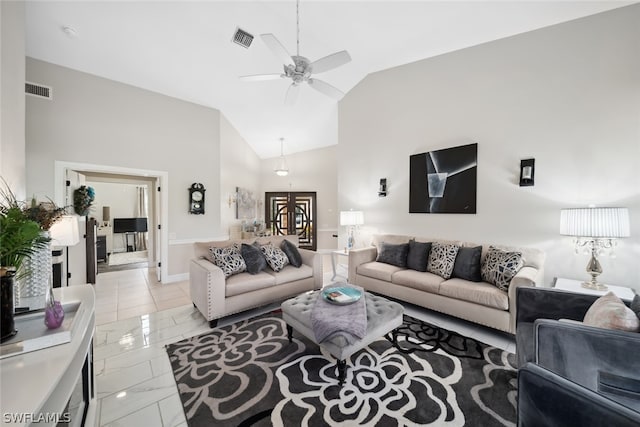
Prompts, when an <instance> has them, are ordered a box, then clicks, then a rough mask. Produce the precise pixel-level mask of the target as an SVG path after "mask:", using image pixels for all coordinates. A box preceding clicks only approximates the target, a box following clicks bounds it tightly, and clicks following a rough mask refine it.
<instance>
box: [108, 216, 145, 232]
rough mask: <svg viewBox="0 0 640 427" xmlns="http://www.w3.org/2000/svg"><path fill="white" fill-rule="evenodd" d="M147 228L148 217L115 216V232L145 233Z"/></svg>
mask: <svg viewBox="0 0 640 427" xmlns="http://www.w3.org/2000/svg"><path fill="white" fill-rule="evenodd" d="M147 230H148V229H147V218H114V219H113V232H114V233H136V232H138V233H144V232H146V231H147Z"/></svg>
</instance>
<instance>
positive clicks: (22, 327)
mask: <svg viewBox="0 0 640 427" xmlns="http://www.w3.org/2000/svg"><path fill="white" fill-rule="evenodd" d="M62 307H63V308H64V321H63V322H62V326H60V327H59V328H58V329H47V327H46V326H45V324H44V310H39V311H34V312H30V313H28V314H21V315H17V316H16V317H15V325H16V326H15V327H16V329H17V330H18V333H17V334H16V335H15V336H14V337H13V338H11V339H9V340H7V341H5V342H3V343H2V345H0V359H4V358H5V357H10V356H17V355H19V354H24V353H28V352H30V351H36V350H41V349H43V348H47V347H53V346H54V345H60V344H65V343H68V342H70V341H71V339H72V338H73V334H74V332H75V325H76V322H75V320H76V318H79V317H80V314H81V313H82V311H83V310H84V308H83V307H81V304H80V302H79V301H71V302H68V303H65V304H63V305H62Z"/></svg>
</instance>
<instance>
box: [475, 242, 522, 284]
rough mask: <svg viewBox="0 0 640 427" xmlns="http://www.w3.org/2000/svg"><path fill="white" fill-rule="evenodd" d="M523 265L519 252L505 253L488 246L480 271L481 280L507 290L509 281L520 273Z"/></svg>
mask: <svg viewBox="0 0 640 427" xmlns="http://www.w3.org/2000/svg"><path fill="white" fill-rule="evenodd" d="M523 264H524V262H523V261H522V254H521V253H520V252H507V251H503V250H501V249H498V248H494V247H493V246H489V252H487V256H486V258H485V259H484V263H482V268H481V269H480V273H481V275H482V280H484V281H485V282H488V283H491V284H492V285H495V286H496V287H497V288H498V289H500V290H502V291H506V290H508V289H509V284H510V283H511V279H513V276H515V275H516V273H518V271H520V269H521V268H522V265H523Z"/></svg>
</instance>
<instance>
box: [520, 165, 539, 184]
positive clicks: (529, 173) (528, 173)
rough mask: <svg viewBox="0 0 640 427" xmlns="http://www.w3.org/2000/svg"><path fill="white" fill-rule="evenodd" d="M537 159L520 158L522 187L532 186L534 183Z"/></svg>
mask: <svg viewBox="0 0 640 427" xmlns="http://www.w3.org/2000/svg"><path fill="white" fill-rule="evenodd" d="M535 172H536V159H525V160H520V187H530V186H532V185H533V184H534V180H533V178H534V176H535Z"/></svg>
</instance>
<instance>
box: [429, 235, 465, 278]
mask: <svg viewBox="0 0 640 427" xmlns="http://www.w3.org/2000/svg"><path fill="white" fill-rule="evenodd" d="M458 249H459V248H458V246H457V245H454V244H447V243H440V242H433V244H432V245H431V252H430V253H429V262H428V263H427V271H428V272H429V273H433V274H437V275H438V276H440V277H443V278H445V279H448V278H450V277H451V273H453V266H454V265H455V262H456V255H457V254H458Z"/></svg>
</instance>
